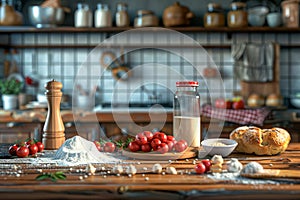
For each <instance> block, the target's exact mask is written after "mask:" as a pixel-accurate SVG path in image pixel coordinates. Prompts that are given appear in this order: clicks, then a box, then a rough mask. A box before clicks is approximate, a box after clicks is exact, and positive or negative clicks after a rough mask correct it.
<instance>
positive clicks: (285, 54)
mask: <svg viewBox="0 0 300 200" xmlns="http://www.w3.org/2000/svg"><path fill="white" fill-rule="evenodd" d="M289 56H290V55H289V51H288V50H287V49H281V51H280V62H281V63H283V62H289V60H290V58H289Z"/></svg>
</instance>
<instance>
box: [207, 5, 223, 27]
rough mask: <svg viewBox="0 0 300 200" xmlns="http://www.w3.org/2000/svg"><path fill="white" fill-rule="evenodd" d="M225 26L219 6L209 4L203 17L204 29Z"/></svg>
mask: <svg viewBox="0 0 300 200" xmlns="http://www.w3.org/2000/svg"><path fill="white" fill-rule="evenodd" d="M223 26H225V15H224V12H223V9H222V7H221V5H220V4H217V3H209V4H208V5H207V12H206V13H205V15H204V27H223Z"/></svg>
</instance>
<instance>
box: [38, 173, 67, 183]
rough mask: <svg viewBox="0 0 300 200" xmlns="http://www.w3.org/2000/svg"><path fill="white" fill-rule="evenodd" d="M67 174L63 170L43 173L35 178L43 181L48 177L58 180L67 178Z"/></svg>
mask: <svg viewBox="0 0 300 200" xmlns="http://www.w3.org/2000/svg"><path fill="white" fill-rule="evenodd" d="M66 178H67V176H66V175H65V174H64V173H63V172H55V173H43V174H40V175H38V176H37V177H36V178H35V180H37V181H42V180H46V179H50V180H51V181H53V182H56V181H57V180H65V179H66Z"/></svg>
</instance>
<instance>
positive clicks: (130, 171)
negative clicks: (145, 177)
mask: <svg viewBox="0 0 300 200" xmlns="http://www.w3.org/2000/svg"><path fill="white" fill-rule="evenodd" d="M136 172H137V170H136V168H135V166H133V165H129V166H128V167H127V169H126V173H127V174H132V175H135V174H136Z"/></svg>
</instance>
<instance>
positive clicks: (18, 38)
mask: <svg viewBox="0 0 300 200" xmlns="http://www.w3.org/2000/svg"><path fill="white" fill-rule="evenodd" d="M10 40H11V44H13V45H17V44H19V45H20V44H22V43H23V41H24V39H23V35H22V34H14V35H12V36H11V38H10ZM1 41H2V40H1Z"/></svg>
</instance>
